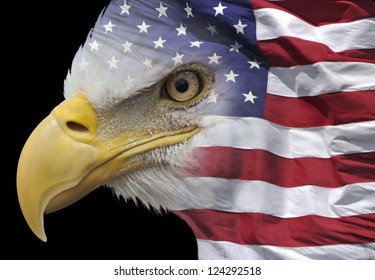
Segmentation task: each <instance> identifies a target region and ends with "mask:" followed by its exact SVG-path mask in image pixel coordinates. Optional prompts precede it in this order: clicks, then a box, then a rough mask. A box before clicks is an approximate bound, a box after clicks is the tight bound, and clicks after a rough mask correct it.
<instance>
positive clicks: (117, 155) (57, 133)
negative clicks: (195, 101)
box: [17, 92, 199, 241]
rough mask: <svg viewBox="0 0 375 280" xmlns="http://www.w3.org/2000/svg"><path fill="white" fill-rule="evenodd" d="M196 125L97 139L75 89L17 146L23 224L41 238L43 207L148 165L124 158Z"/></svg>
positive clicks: (183, 135) (181, 137)
mask: <svg viewBox="0 0 375 280" xmlns="http://www.w3.org/2000/svg"><path fill="white" fill-rule="evenodd" d="M198 131H199V128H197V127H196V126H189V127H185V128H183V129H179V130H177V131H172V132H163V131H161V132H160V133H157V134H153V135H150V134H149V133H148V132H147V131H143V132H142V131H141V130H140V131H126V132H124V133H119V134H118V136H116V137H112V138H111V139H102V138H100V137H98V120H97V114H96V112H95V110H94V109H93V108H92V106H91V105H90V103H89V101H88V100H87V99H86V97H85V95H84V94H83V93H82V92H78V93H77V94H76V95H75V96H73V97H71V98H69V99H67V100H65V101H64V102H62V103H61V104H60V105H59V106H57V107H56V108H55V109H54V110H53V111H52V112H51V114H50V115H49V116H48V117H46V118H45V119H44V120H43V121H42V122H41V123H40V124H39V125H38V126H37V127H36V129H35V130H34V131H33V133H32V134H31V135H30V137H29V139H28V140H27V142H26V144H25V146H24V148H23V150H22V152H21V156H20V159H19V163H18V170H17V192H18V199H19V203H20V206H21V210H22V212H23V215H24V217H25V219H26V221H27V223H28V225H29V226H30V228H31V230H32V231H33V232H34V233H35V234H36V235H37V236H38V237H39V238H40V239H41V240H43V241H46V240H47V237H46V234H45V231H44V219H43V216H44V213H49V212H53V211H56V210H59V209H61V208H64V207H66V206H68V205H70V204H72V203H74V202H75V201H77V200H79V199H80V198H82V197H83V196H85V195H86V194H88V193H89V192H91V191H93V190H94V189H96V188H97V187H99V186H101V185H103V184H105V183H106V182H108V181H109V180H110V179H111V178H113V177H115V176H118V175H120V174H124V173H126V172H130V171H132V170H135V169H138V168H141V167H144V166H146V165H147V163H142V162H134V161H129V158H131V157H132V156H134V155H136V154H140V153H143V152H146V151H149V150H151V149H153V148H156V147H161V146H165V145H173V144H176V143H180V142H183V141H185V140H186V139H188V138H190V137H191V136H193V135H194V134H196V133H197V132H198Z"/></svg>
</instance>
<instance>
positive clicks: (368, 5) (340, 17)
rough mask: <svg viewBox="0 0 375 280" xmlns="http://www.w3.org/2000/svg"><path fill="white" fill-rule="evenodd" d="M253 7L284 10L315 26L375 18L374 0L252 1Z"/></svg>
mask: <svg viewBox="0 0 375 280" xmlns="http://www.w3.org/2000/svg"><path fill="white" fill-rule="evenodd" d="M252 6H253V8H254V9H261V8H275V9H278V10H282V11H285V12H287V13H290V14H293V15H295V16H297V17H299V18H301V19H303V20H305V21H307V22H308V23H310V24H312V25H315V26H321V25H325V24H331V23H338V22H350V21H354V20H359V19H363V18H368V17H375V2H374V1H373V0H357V1H332V0H320V1H317V0H303V1H301V0H283V1H267V0H252Z"/></svg>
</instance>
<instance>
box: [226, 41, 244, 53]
mask: <svg viewBox="0 0 375 280" xmlns="http://www.w3.org/2000/svg"><path fill="white" fill-rule="evenodd" d="M229 46H231V49H230V50H229V51H230V52H231V51H236V52H238V50H239V49H240V48H241V47H242V45H239V44H238V42H237V41H235V42H234V45H229Z"/></svg>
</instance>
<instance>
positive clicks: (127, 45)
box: [121, 40, 133, 53]
mask: <svg viewBox="0 0 375 280" xmlns="http://www.w3.org/2000/svg"><path fill="white" fill-rule="evenodd" d="M132 45H133V43H130V42H129V41H128V40H126V42H125V43H124V44H122V45H121V47H123V48H124V52H125V53H126V52H132V49H131V46H132Z"/></svg>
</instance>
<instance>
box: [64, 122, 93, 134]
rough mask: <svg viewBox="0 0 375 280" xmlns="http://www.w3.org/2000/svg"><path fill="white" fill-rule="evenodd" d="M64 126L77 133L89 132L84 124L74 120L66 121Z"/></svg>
mask: <svg viewBox="0 0 375 280" xmlns="http://www.w3.org/2000/svg"><path fill="white" fill-rule="evenodd" d="M66 126H67V127H68V128H69V129H70V130H72V131H74V132H79V133H87V132H89V129H88V128H87V127H86V126H84V125H82V124H80V123H77V122H74V121H68V122H67V123H66Z"/></svg>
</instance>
